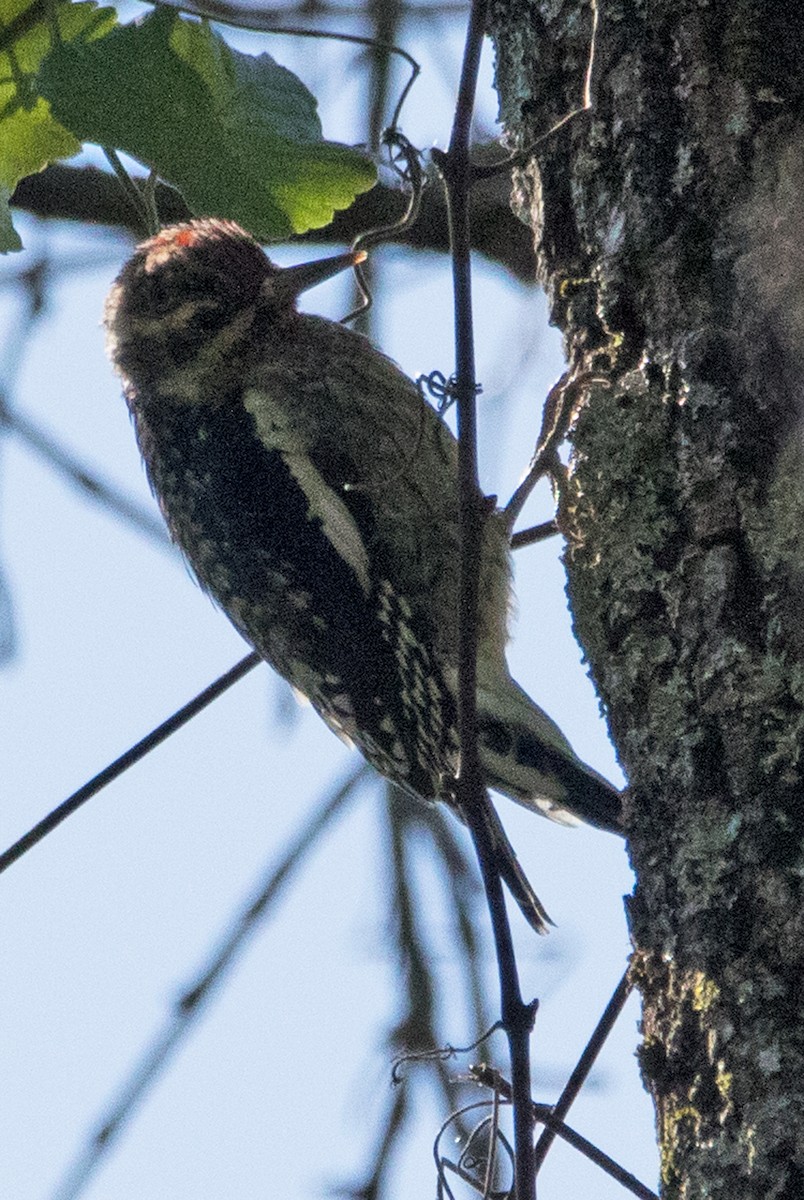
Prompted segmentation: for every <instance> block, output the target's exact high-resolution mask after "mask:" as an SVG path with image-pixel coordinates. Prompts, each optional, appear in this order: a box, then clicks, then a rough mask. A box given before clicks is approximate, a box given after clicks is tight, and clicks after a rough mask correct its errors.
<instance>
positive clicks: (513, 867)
mask: <svg viewBox="0 0 804 1200" xmlns="http://www.w3.org/2000/svg"><path fill="white" fill-rule="evenodd" d="M483 817H484V819H485V822H486V828H487V830H488V832H489V835H490V840H491V843H492V845H493V847H494V866H495V867H496V869H497V871H498V873H499V875H500V878H501V879H502V881H503V883H504V884H505V886H506V887H507V888H508V891H509V892H510V893H511V895H512V896H513V898H514V900H515V901H516V902H517V904H518V905H519V909H520V911H521V913H522V915H523V917H524V918H525V920H526V921H527V922H528V924H529V925H530V926H531V928H532V929H535V930H536V932H537V933H547V927H548V926H549V925H552V924H553V922H552V921H551V920H550V917H549V916H548V915H547V910H546V909H545V907H544V905H543V904H542V902H541V900H540V899H539V897H538V896H537V895H536V893H535V892H534V890H533V888H532V887H531V885H530V881H529V879H528V877H527V875H526V874H525V872H524V871H523V869H522V866H521V864H520V862H519V859H518V858H517V856H516V852H515V851H514V848H513V846H512V845H511V843H510V841H509V840H508V834H507V833H506V832H505V830H504V829H503V826H502V822H501V820H500V818H499V816H498V815H497V811H496V809H495V808H494V805H493V804H492V803H491V801H490V800H488V799H487V800H486V801H485V804H484V806H483Z"/></svg>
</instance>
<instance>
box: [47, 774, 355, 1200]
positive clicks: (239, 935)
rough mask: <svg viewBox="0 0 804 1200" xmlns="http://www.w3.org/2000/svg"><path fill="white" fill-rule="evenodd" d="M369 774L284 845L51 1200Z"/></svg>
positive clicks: (156, 1072) (100, 1153) (116, 1125)
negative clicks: (280, 854) (280, 853)
mask: <svg viewBox="0 0 804 1200" xmlns="http://www.w3.org/2000/svg"><path fill="white" fill-rule="evenodd" d="M369 777H370V768H369V767H368V765H367V764H366V763H361V764H360V766H359V767H357V769H356V770H353V771H352V772H351V773H350V775H349V776H348V777H347V778H346V779H345V780H344V782H343V783H341V784H340V785H339V786H338V787H337V788H336V789H335V790H334V791H333V792H332V794H331V795H329V796H328V797H327V798H326V799H325V800H324V801H323V802H322V803H321V804H320V805H319V807H318V808H317V810H316V811H315V812H314V813H313V814H312V816H311V817H310V818H309V819H308V820H307V821H306V822H305V824H304V825H303V827H302V828H301V829H300V830H299V832H298V833H297V834H296V836H295V837H294V838H293V840H292V841H291V842H290V844H289V845H288V846H287V847H286V849H285V851H284V853H283V854H282V856H281V857H280V859H279V861H278V862H277V863H276V864H275V865H274V866H272V867H271V868H270V870H269V871H268V872H267V874H266V875H265V877H264V878H263V880H262V881H261V882H260V883H259V884H258V886H257V888H256V889H255V890H254V893H253V899H251V900H249V901H248V903H247V904H246V905H245V907H244V908H243V909H242V910H241V911H240V912H239V913H238V914H237V916H235V918H234V919H233V920H232V922H231V923H230V926H229V928H228V930H227V931H226V933H225V934H224V935H223V938H222V939H221V941H220V944H219V946H218V948H217V949H216V950H215V951H214V952H213V954H212V955H211V956H210V959H209V961H208V962H207V964H206V965H205V966H204V967H203V968H202V969H201V971H200V972H199V973H198V975H197V976H196V977H195V978H194V979H193V981H192V982H191V983H190V984H188V985H187V986H186V987H184V988H183V989H182V992H181V994H180V996H179V998H178V1000H177V1001H176V1003H175V1006H174V1009H173V1013H172V1015H171V1017H170V1018H169V1020H168V1021H167V1023H166V1025H165V1027H164V1029H162V1030H161V1031H160V1032H159V1033H158V1034H157V1035H156V1037H155V1038H154V1039H153V1041H152V1042H151V1044H150V1045H149V1046H148V1047H147V1049H146V1050H145V1052H144V1053H143V1054H142V1055H141V1057H140V1060H139V1062H138V1063H137V1064H136V1066H135V1067H134V1069H133V1070H132V1071H131V1073H130V1074H129V1076H128V1078H127V1079H126V1081H125V1082H124V1084H123V1086H122V1087H121V1088H120V1090H119V1093H118V1095H117V1097H116V1098H115V1099H114V1100H113V1101H112V1103H111V1104H110V1105H109V1106H108V1109H107V1112H106V1115H105V1116H104V1117H103V1119H102V1120H101V1121H100V1123H99V1124H98V1126H97V1128H96V1130H95V1132H94V1133H93V1134H92V1135H91V1137H90V1138H89V1140H88V1142H87V1145H86V1147H85V1149H84V1151H83V1153H81V1154H80V1155H79V1156H78V1158H77V1159H76V1161H75V1163H74V1164H73V1165H72V1167H70V1169H69V1170H68V1172H67V1174H66V1175H65V1177H64V1179H63V1180H62V1182H61V1183H60V1184H59V1186H58V1187H57V1189H56V1191H55V1193H54V1195H53V1200H75V1198H76V1197H77V1196H79V1195H81V1193H82V1192H83V1191H84V1190H85V1188H86V1187H87V1185H88V1184H89V1182H90V1180H91V1178H92V1176H93V1175H94V1174H95V1172H96V1171H97V1169H98V1167H99V1166H100V1165H101V1162H102V1160H103V1158H104V1157H105V1155H106V1154H108V1153H109V1150H110V1148H111V1146H112V1144H113V1143H114V1142H115V1140H116V1139H117V1138H118V1137H119V1136H120V1134H121V1132H122V1131H123V1129H124V1127H125V1126H126V1124H127V1123H128V1122H129V1121H130V1120H131V1118H132V1116H133V1115H134V1112H135V1110H136V1109H137V1107H138V1105H140V1104H141V1103H142V1101H143V1099H144V1097H145V1096H146V1094H147V1093H148V1091H149V1090H150V1089H151V1088H152V1087H153V1085H154V1083H155V1082H156V1081H157V1079H158V1078H159V1076H160V1075H162V1074H163V1072H164V1070H165V1067H166V1066H167V1064H168V1062H169V1060H170V1059H171V1058H172V1057H173V1056H174V1055H175V1054H176V1051H177V1050H178V1049H179V1047H180V1045H181V1044H182V1043H183V1042H185V1041H186V1040H187V1037H188V1035H189V1034H190V1032H191V1030H192V1027H193V1025H194V1024H195V1022H196V1021H197V1020H198V1018H199V1016H200V1015H201V1013H202V1012H203V1010H204V1008H205V1006H206V1004H207V1003H208V1002H209V1000H210V999H211V997H212V995H213V993H214V991H215V989H216V988H217V987H219V986H220V985H221V983H222V982H223V980H224V978H225V977H226V975H227V973H228V972H229V971H230V970H231V968H232V966H233V965H234V962H235V960H236V958H237V957H238V955H239V954H240V953H242V951H243V949H244V947H245V945H246V943H247V942H248V941H249V940H250V939H251V938H252V937H253V936H254V934H255V933H256V931H257V928H258V926H259V924H260V923H261V922H262V921H263V920H264V919H265V918H266V917H267V916H268V914H269V912H270V911H271V909H272V907H274V906H275V903H276V901H277V899H278V898H279V896H280V894H281V892H282V889H283V888H284V886H285V885H286V884H287V882H288V879H289V878H290V876H291V875H292V874H293V873H294V872H295V871H297V870H298V868H299V867H300V865H301V864H302V862H303V861H304V859H305V858H306V857H308V856H309V854H310V852H311V851H312V849H313V847H314V846H315V844H316V842H317V841H318V839H319V838H320V837H321V835H322V834H323V833H324V831H325V830H326V829H327V828H328V827H329V826H330V825H331V823H332V821H333V820H334V818H335V817H336V816H338V815H339V814H340V812H341V811H342V810H343V808H344V806H345V804H346V801H347V800H349V799H351V798H352V797H353V796H354V793H355V791H356V789H357V788H358V786H359V785H360V784H361V783H362V782H363V781H364V780H366V779H368V778H369Z"/></svg>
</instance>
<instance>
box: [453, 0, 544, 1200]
mask: <svg viewBox="0 0 804 1200" xmlns="http://www.w3.org/2000/svg"><path fill="white" fill-rule="evenodd" d="M485 17H486V3H485V0H474V2H473V4H472V8H471V13H470V17H469V26H468V29H467V34H466V42H465V48H464V57H463V64H462V69H461V80H460V85H459V89H458V97H457V101H456V106H455V117H454V121H453V127H452V136H451V138H450V143H449V149H448V151H447V153H446V154H443V153H434V154H433V158H434V161H435V163H436V165H437V167H438V168H439V170H440V172H441V174H442V176H443V179H444V183H445V188H446V194H447V207H448V212H449V219H450V249H451V254H452V273H453V297H454V305H455V365H456V369H455V378H454V385H453V389H452V390H453V394H454V395H455V398H456V401H457V410H458V473H459V498H460V533H461V546H460V604H459V640H458V647H459V649H458V654H459V658H458V734H459V741H460V747H461V766H460V773H459V777H458V780H457V800H458V803H459V805H460V808H461V811H462V812H463V814H464V817H465V819H466V823H467V825H468V826H469V830H470V832H471V835H472V840H473V842H474V845H475V851H476V853H477V856H478V861H479V864H480V870H481V874H482V876H483V884H484V887H485V889H486V897H487V900H488V904H489V912H490V915H491V922H492V928H493V932H494V942H495V948H496V953H497V966H498V972H499V979H500V997H501V1011H502V1023H503V1026H504V1028H505V1031H506V1034H507V1036H508V1045H509V1050H510V1055H511V1078H512V1080H513V1088H514V1096H515V1099H514V1106H513V1107H514V1160H515V1165H514V1178H515V1190H516V1197H517V1200H533V1198H534V1197H535V1181H536V1177H535V1174H534V1170H533V1110H532V1106H531V1096H530V1034H531V1030H532V1027H533V1020H534V1016H535V1006H533V1005H528V1004H525V1003H524V1001H523V999H522V994H521V990H520V986H519V975H518V971H517V965H516V957H515V954H514V949H513V941H512V938H511V928H510V925H509V923H508V914H507V912H506V908H505V898H504V895H503V888H502V881H501V879H500V875H499V871H498V869H497V867H496V866H495V863H494V858H495V856H494V847H493V843H492V833H491V826H490V823H489V821H488V818H487V816H486V813H487V811H488V809H487V806H488V804H489V803H490V802H489V800H488V797H487V795H486V791H485V783H484V779H483V774H482V770H481V766H480V758H479V754H478V722H477V636H478V626H477V604H478V579H479V574H480V571H479V563H480V545H481V537H482V525H483V520H484V516H485V513H484V509H483V498H482V494H481V492H480V486H479V481H478V473H477V413H476V392H477V381H476V377H475V358H474V340H473V328H472V292H471V263H470V239H469V192H470V188H471V183H472V168H471V161H470V157H469V135H470V130H471V122H472V113H473V110H474V100H475V91H476V85H477V72H478V66H479V62H480V52H481V48H482V42H483V31H484V28H485Z"/></svg>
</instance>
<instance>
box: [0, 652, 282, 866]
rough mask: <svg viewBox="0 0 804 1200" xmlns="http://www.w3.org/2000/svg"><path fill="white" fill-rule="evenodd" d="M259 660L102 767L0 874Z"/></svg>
mask: <svg viewBox="0 0 804 1200" xmlns="http://www.w3.org/2000/svg"><path fill="white" fill-rule="evenodd" d="M261 662H262V659H261V658H260V656H259V654H257V653H255V652H252V653H251V654H247V655H246V657H245V658H242V659H241V660H240V662H239V663H237V664H236V665H235V666H234V667H232V668H231V670H229V671H227V672H226V674H225V675H221V677H220V678H219V679H216V680H215V682H214V683H211V684H210V685H209V687H206V688H204V690H203V692H200V693H199V694H198V695H197V696H196V697H195V698H194V699H193V700H191V701H190V702H189V704H185V705H184V706H183V708H180V709H179V710H178V712H175V713H174V714H173V716H172V717H168V719H167V721H163V722H162V724H161V725H157V727H156V729H153V730H151V732H150V733H149V734H147V736H146V737H144V738H142V740H141V741H139V742H137V743H136V744H135V745H134V746H132V747H131V748H130V749H129V750H126V752H125V754H121V755H120V757H119V758H116V759H115V760H114V762H112V763H110V764H109V766H108V767H104V769H103V770H102V771H100V772H99V773H98V774H97V775H95V776H94V778H93V779H90V780H89V782H88V783H85V784H84V786H83V787H80V788H79V789H78V791H77V792H73V794H72V796H68V797H67V799H66V800H64V801H63V802H62V803H61V804H60V805H59V806H58V808H54V809H53V811H52V812H51V813H48V815H47V816H46V817H44V818H43V819H42V820H41V821H39V822H38V824H36V825H34V827H33V829H29V830H28V832H27V833H26V834H24V835H23V836H22V837H21V838H20V839H19V841H17V842H15V843H14V845H13V846H9V848H8V850H6V851H5V852H4V853H3V854H0V874H2V873H3V871H5V870H6V869H7V868H8V867H10V866H11V865H12V863H15V862H16V861H17V859H19V858H22V856H23V854H27V852H28V851H29V850H31V849H32V848H33V847H34V846H36V845H37V844H38V843H39V842H41V841H42V839H43V838H45V837H47V835H48V834H49V833H52V832H53V830H54V829H56V828H57V827H58V826H59V825H61V823H62V821H66V819H67V817H70V816H72V814H73V813H74V812H76V811H77V809H79V808H80V807H81V805H82V804H86V802H87V800H91V799H92V797H93V796H96V795H97V794H98V792H99V791H100V790H101V789H102V788H105V787H106V785H107V784H108V783H111V782H112V780H114V779H117V778H118V776H120V775H122V774H123V772H124V771H127V770H128V768H129V767H133V766H134V763H137V762H139V761H140V759H141V758H144V757H145V755H146V754H148V753H149V752H150V751H151V750H154V749H155V748H156V747H157V746H159V745H161V744H162V742H164V741H165V740H166V739H167V738H169V737H170V735H171V734H173V733H175V732H176V731H177V730H178V729H181V727H182V726H183V725H186V724H187V722H188V721H190V720H192V718H193V717H194V716H196V715H197V714H198V713H200V712H201V711H202V709H204V708H206V707H207V705H208V704H211V703H212V701H213V700H217V698H218V696H221V695H223V693H224V692H225V691H227V690H228V688H230V687H231V686H232V685H233V684H235V683H237V682H238V680H240V679H242V678H243V676H244V675H247V674H248V673H249V671H252V670H253V669H254V667H256V666H257V665H258V663H261Z"/></svg>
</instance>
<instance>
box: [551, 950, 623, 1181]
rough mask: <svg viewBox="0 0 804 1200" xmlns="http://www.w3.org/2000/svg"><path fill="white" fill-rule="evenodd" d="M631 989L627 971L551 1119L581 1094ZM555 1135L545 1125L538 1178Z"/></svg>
mask: <svg viewBox="0 0 804 1200" xmlns="http://www.w3.org/2000/svg"><path fill="white" fill-rule="evenodd" d="M632 987H633V985H632V983H631V980H630V978H629V973H628V970H626V971H625V973H624V975H623V977H622V979H621V980H620V982H619V983H618V984H617V986H616V988H615V989H614V992H613V993H612V997H611V999H610V1000H609V1002H608V1004H607V1005H606V1007H605V1009H604V1010H603V1015H602V1016H601V1018H600V1020H599V1021H598V1023H597V1025H596V1027H595V1030H594V1032H593V1034H592V1036H591V1037H590V1039H589V1041H588V1042H587V1043H586V1046H585V1047H584V1050H583V1053H582V1054H581V1057H580V1058H579V1059H578V1061H577V1063H576V1064H575V1069H574V1070H573V1072H572V1074H571V1075H570V1077H569V1079H568V1080H567V1082H566V1084H565V1086H564V1090H563V1092H562V1093H561V1095H560V1096H559V1098H558V1102H557V1103H556V1104H554V1105H553V1107H552V1110H551V1111H552V1115H553V1118H554V1120H556V1121H563V1120H564V1118H565V1117H566V1115H567V1113H568V1112H569V1110H570V1108H571V1107H572V1104H573V1102H574V1100H575V1098H576V1096H577V1095H578V1093H579V1092H580V1090H581V1088H582V1087H583V1085H584V1083H586V1080H587V1078H588V1077H589V1072H590V1071H591V1070H592V1067H593V1066H594V1064H595V1060H596V1059H597V1056H598V1054H599V1053H600V1051H601V1050H602V1048H603V1046H604V1044H605V1041H606V1038H607V1037H608V1036H609V1034H610V1033H611V1031H612V1028H613V1027H614V1023H615V1021H616V1020H617V1018H618V1017H619V1015H620V1013H621V1012H622V1011H623V1007H624V1006H625V1002H626V1000H627V999H628V997H629V996H630V995H631V991H632ZM555 1136H556V1132H555V1129H553V1128H552V1126H548V1125H547V1123H546V1122H545V1129H544V1132H543V1133H542V1135H541V1137H540V1138H539V1140H538V1142H537V1143H536V1149H535V1151H534V1154H533V1158H534V1164H535V1170H536V1174H537V1175H538V1173H539V1169H540V1167H541V1165H542V1163H543V1162H544V1160H545V1158H546V1157H547V1152H548V1151H549V1149H550V1147H551V1146H552V1144H553V1139H554V1138H555Z"/></svg>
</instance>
